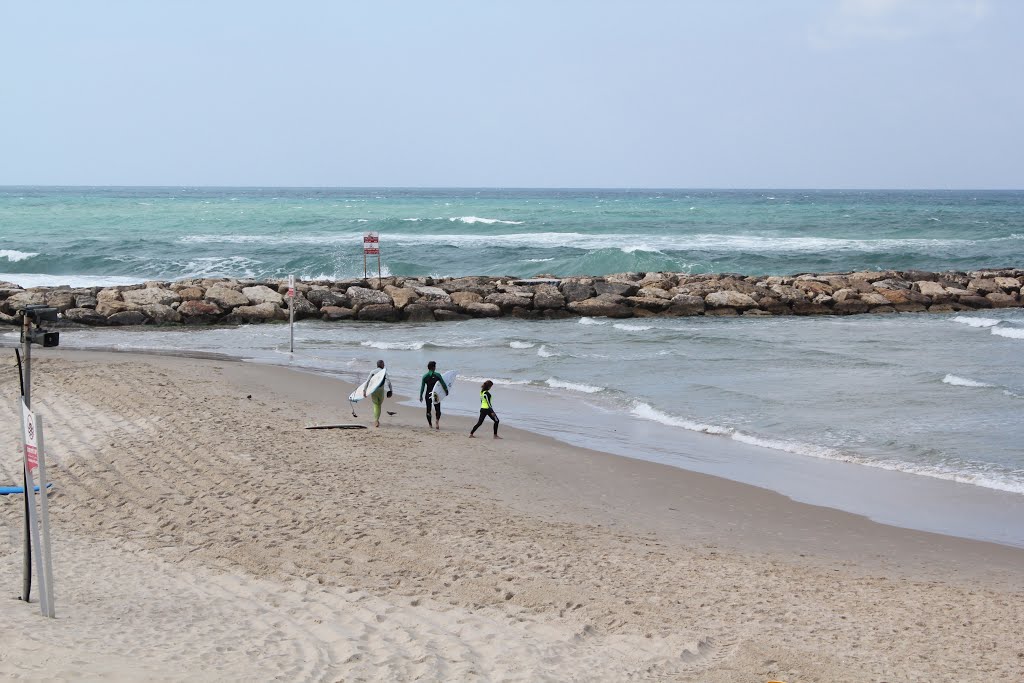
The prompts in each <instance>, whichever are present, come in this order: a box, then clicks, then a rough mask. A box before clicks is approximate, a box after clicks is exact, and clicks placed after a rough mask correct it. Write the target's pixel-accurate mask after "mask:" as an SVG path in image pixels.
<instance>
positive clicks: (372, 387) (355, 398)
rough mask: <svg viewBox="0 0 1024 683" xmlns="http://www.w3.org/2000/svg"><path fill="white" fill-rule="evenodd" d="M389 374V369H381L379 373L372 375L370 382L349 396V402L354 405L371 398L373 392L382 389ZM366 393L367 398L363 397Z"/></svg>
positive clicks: (357, 388) (360, 386) (366, 382)
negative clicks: (381, 386)
mask: <svg viewBox="0 0 1024 683" xmlns="http://www.w3.org/2000/svg"><path fill="white" fill-rule="evenodd" d="M387 374H388V369H387V368H380V369H379V370H377V372H375V373H373V374H372V375H370V378H369V379H368V380H366V381H365V382H363V383H362V384H360V385H359V386H358V387H356V390H355V391H353V392H352V393H351V394H349V395H348V400H349V401H351V402H352V403H358V402H359V401H362V400H363V399H364V398H366V396H369V395H370V394H372V393H373V392H375V391H377V389H380V385H382V384H384V380H385V378H386V377H387ZM364 391H365V392H366V396H364V395H363V392H364Z"/></svg>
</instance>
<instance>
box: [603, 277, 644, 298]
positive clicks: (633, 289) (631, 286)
mask: <svg viewBox="0 0 1024 683" xmlns="http://www.w3.org/2000/svg"><path fill="white" fill-rule="evenodd" d="M594 290H595V291H596V292H597V295H598V296H600V295H602V294H617V295H619V296H635V295H636V293H637V292H639V291H640V288H639V287H637V286H636V284H635V283H633V282H621V281H618V282H616V281H608V280H598V281H597V282H595V283H594Z"/></svg>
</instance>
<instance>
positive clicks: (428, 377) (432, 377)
mask: <svg viewBox="0 0 1024 683" xmlns="http://www.w3.org/2000/svg"><path fill="white" fill-rule="evenodd" d="M438 382H440V383H441V386H442V387H444V392H445V393H446V394H447V393H448V385H447V384H445V382H444V378H443V377H441V373H439V372H438V371H437V363H436V362H434V361H430V362H429V363H427V374H425V375H423V379H421V380H420V400H421V401H422V400H423V390H424V389H426V390H427V428H428V429H429V428H430V427H433V426H434V423H433V422H431V419H430V406H431V405H433V406H434V415H435V416H436V417H437V427H436V429H437V430H438V431H440V429H441V402H440V401H435V400H434V385H436V384H437V383H438Z"/></svg>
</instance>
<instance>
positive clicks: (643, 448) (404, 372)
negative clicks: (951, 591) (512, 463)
mask: <svg viewBox="0 0 1024 683" xmlns="http://www.w3.org/2000/svg"><path fill="white" fill-rule="evenodd" d="M369 231H375V232H378V233H379V235H380V248H381V259H380V264H379V265H380V271H381V272H382V273H383V274H385V275H388V274H392V275H402V276H421V275H431V276H461V275H508V276H515V277H528V276H537V275H551V276H567V275H584V274H585V275H605V274H610V273H617V272H625V271H633V272H649V271H674V272H685V273H722V272H730V273H740V274H744V275H765V274H767V275H789V274H797V273H805V272H847V271H857V270H884V269H896V270H908V269H920V270H931V271H941V270H974V269H981V268H1003V267H1015V268H1022V267H1024V191H860V190H858V191H852V190H851V191H838V190H655V189H646V190H645V189H622V190H605V189H602V190H582V189H576V190H549V189H542V190H528V189H513V190H498V189H395V188H373V189H365V188H363V189H331V188H185V187H168V188H53V187H6V188H0V281H11V282H15V283H17V284H20V285H22V286H26V287H27V286H35V285H59V284H69V285H74V286H89V285H107V284H127V283H135V282H142V281H145V280H154V279H160V280H175V279H181V278H192V277H215V276H229V277H244V278H283V277H287V276H288V275H290V274H294V275H296V276H297V277H299V278H302V279H307V280H308V279H321V280H331V279H340V278H349V277H353V276H362V275H363V274H364V268H365V269H366V271H368V272H371V273H374V274H376V272H377V268H378V263H377V262H376V259H373V260H372V261H371V262H369V263H365V264H364V258H363V255H362V237H363V234H364V233H366V232H369ZM16 340H17V338H16V335H15V334H14V333H13V332H10V333H7V334H5V335H4V337H3V341H4V342H5V343H6V344H7V345H12V344H14V343H16ZM293 340H294V341H293ZM293 345H294V350H292V347H293ZM61 346H63V347H66V348H115V349H121V350H146V351H157V352H160V351H163V352H169V353H171V352H181V351H182V350H185V351H192V352H208V353H216V354H224V355H228V356H231V357H236V358H240V359H245V360H249V361H252V362H261V363H273V364H280V365H287V366H291V367H295V368H298V369H302V370H305V371H309V372H316V373H323V374H329V375H333V376H337V377H340V378H343V379H345V380H348V381H356V380H361V379H364V378H365V376H366V375H368V374H369V372H370V371H371V370H372V369H373V365H374V363H375V361H376V360H377V359H378V358H380V359H384V360H385V361H386V362H387V364H388V367H389V369H390V374H391V378H392V382H393V383H394V384H395V387H396V390H397V391H398V392H399V393H401V394H402V395H404V396H405V397H406V398H405V399H403V403H402V405H401V409H402V410H409V411H416V410H421V409H422V408H421V407H420V404H419V403H418V402H417V401H416V400H415V397H416V394H417V391H418V389H419V380H420V376H421V374H422V373H423V371H424V370H425V366H426V363H427V361H429V360H436V361H437V363H438V368H439V369H440V370H448V369H455V370H457V371H458V373H459V379H458V381H457V387H456V390H455V391H454V392H453V394H452V396H451V397H450V399H449V400H448V401H447V402H446V404H445V406H446V410H448V411H449V412H450V413H454V414H463V415H475V414H476V411H477V405H478V399H477V392H478V385H479V384H480V383H481V382H482V381H483V380H484V379H491V380H493V381H494V382H495V389H494V390H493V394H494V404H495V409H496V410H497V412H498V413H499V415H501V417H502V425H507V426H509V427H518V428H523V429H528V430H533V431H536V432H540V433H543V434H547V435H549V436H552V437H554V438H557V439H560V440H562V441H565V442H568V443H572V444H575V445H580V446H586V447H589V448H594V449H598V450H603V451H608V452H613V453H617V454H620V455H625V456H628V457H632V458H638V459H644V460H651V461H655V462H661V463H665V464H669V465H672V466H676V467H681V468H684V469H689V470H693V471H699V472H705V473H709V474H715V475H718V476H723V477H727V478H730V479H734V480H736V481H742V482H745V483H749V484H753V485H756V486H762V487H765V488H769V489H772V490H775V491H778V492H780V493H783V494H785V495H787V496H790V497H792V498H794V499H796V500H799V501H802V502H808V503H813V504H815V505H823V506H829V507H835V508H839V509H843V510H848V511H850V512H855V513H857V514H862V515H866V516H868V517H870V518H872V519H876V520H878V521H882V522H886V523H891V524H897V525H901V526H906V527H911V528H917V529H923V530H927V531H936V532H941V533H949V534H955V535H960V536H965V537H970V538H978V539H984V540H991V541H996V542H1000V543H1006V544H1011V545H1018V546H1024V524H1021V523H1020V520H1021V519H1024V516H1022V515H1024V445H1022V444H1024V426H1022V420H1021V416H1022V411H1024V363H1022V357H1024V311H1022V310H1020V309H1000V310H986V311H979V312H973V313H959V314H902V315H886V316H882V315H861V316H848V317H808V318H803V317H769V318H761V317H757V318H703V317H692V318H645V319H630V320H609V319H602V318H581V319H571V320H557V321H524V320H518V319H488V320H468V321H464V322H454V323H445V324H439V323H434V324H375V323H324V322H321V321H300V322H298V323H296V325H295V329H294V337H292V335H291V334H290V331H289V329H288V326H287V325H252V326H239V327H220V328H201V329H190V330H182V329H173V328H163V329H161V328H152V329H146V328H141V329H130V330H129V329H98V328H93V329H87V330H67V331H65V332H64V333H63V334H62V337H61ZM410 397H411V398H410ZM353 409H355V411H356V412H358V411H360V410H363V411H365V407H363V406H359V405H356V406H349V404H348V403H347V402H346V401H345V400H344V397H343V396H341V392H339V401H338V405H337V406H336V410H337V416H338V418H339V421H344V420H345V419H351V414H350V413H351V411H352V410H353ZM363 417H365V416H363ZM297 419H298V420H299V421H301V417H300V418H297ZM424 422H425V420H424Z"/></svg>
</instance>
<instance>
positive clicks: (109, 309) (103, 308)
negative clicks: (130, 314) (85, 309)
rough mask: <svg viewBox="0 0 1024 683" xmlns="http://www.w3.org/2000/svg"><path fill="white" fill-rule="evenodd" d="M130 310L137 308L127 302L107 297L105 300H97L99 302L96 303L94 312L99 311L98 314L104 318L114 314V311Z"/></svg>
mask: <svg viewBox="0 0 1024 683" xmlns="http://www.w3.org/2000/svg"><path fill="white" fill-rule="evenodd" d="M130 310H138V309H137V308H135V307H133V306H132V305H131V304H127V303H125V302H123V301H117V300H114V299H107V300H103V299H101V300H100V301H99V303H97V304H96V312H97V313H99V314H100V315H102V316H103V317H105V318H108V317H110V316H112V315H114V314H115V313H120V312H122V311H130Z"/></svg>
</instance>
